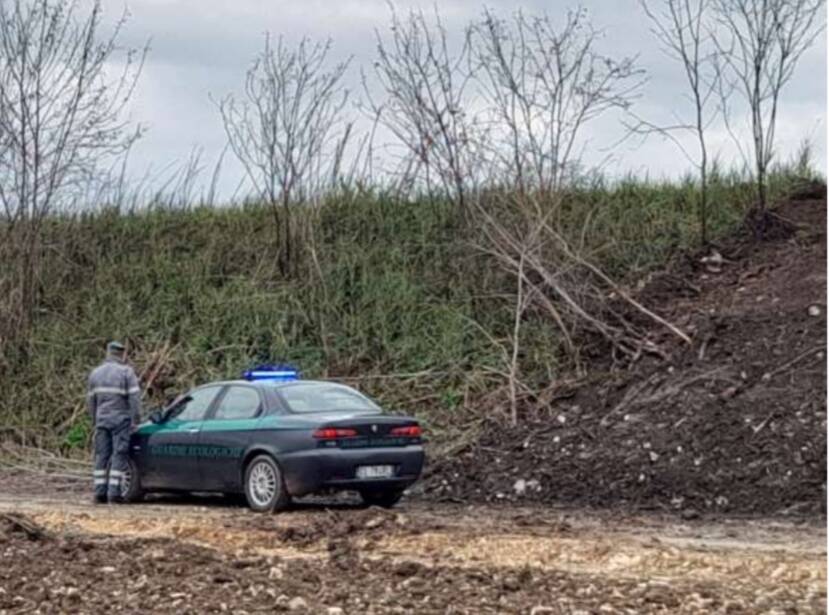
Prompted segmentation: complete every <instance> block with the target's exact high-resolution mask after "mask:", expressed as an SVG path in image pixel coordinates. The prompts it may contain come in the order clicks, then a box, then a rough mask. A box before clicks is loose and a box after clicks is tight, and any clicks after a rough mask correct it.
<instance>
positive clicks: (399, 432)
mask: <svg viewBox="0 0 829 615" xmlns="http://www.w3.org/2000/svg"><path fill="white" fill-rule="evenodd" d="M390 433H391V435H393V436H408V437H409V438H419V437H420V436H422V435H423V430H422V429H421V428H420V425H406V426H405V427H395V428H394V429H392V430H391V432H390Z"/></svg>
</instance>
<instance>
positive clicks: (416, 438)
mask: <svg viewBox="0 0 829 615" xmlns="http://www.w3.org/2000/svg"><path fill="white" fill-rule="evenodd" d="M423 462H424V452H423V442H422V438H421V428H420V425H419V424H418V422H417V421H416V420H415V419H413V418H411V417H407V416H399V415H393V414H389V413H386V412H384V411H383V410H382V409H381V408H380V407H379V406H378V405H377V404H376V403H375V402H373V401H372V400H370V399H369V398H368V397H366V396H365V395H363V394H362V393H360V392H358V391H356V390H354V389H353V388H350V387H348V386H344V385H342V384H336V383H333V382H325V381H312V380H299V379H298V378H296V375H295V372H293V371H291V370H284V369H281V370H280V369H264V368H259V369H256V370H251V371H248V372H246V373H245V378H244V379H241V380H230V381H222V382H211V383H210V384H205V385H202V386H199V387H196V388H194V389H193V390H191V391H190V392H188V393H187V394H186V395H182V396H181V397H179V398H178V399H176V401H174V402H173V403H172V404H171V405H169V406H168V407H167V408H165V409H164V410H161V411H156V412H154V413H153V414H152V415H151V417H150V420H149V421H148V422H146V423H143V424H142V425H141V426H140V427H139V428H138V429H137V431H136V432H135V433H134V434H133V436H132V439H131V441H130V468H129V472H128V473H127V475H128V476H127V478H126V480H125V481H124V486H123V490H124V497H125V499H126V500H127V501H137V500H139V499H141V498H142V497H143V496H144V494H146V493H148V492H220V493H226V494H244V495H245V497H246V499H247V502H248V504H249V506H250V507H251V508H252V509H253V510H255V511H277V510H281V509H284V508H285V507H287V506H288V505H289V504H290V502H291V498H292V497H296V496H303V495H306V494H311V493H317V492H324V491H326V492H327V491H331V490H334V491H336V490H354V491H357V492H359V494H360V495H361V496H362V498H363V500H364V501H365V502H366V503H367V504H373V505H379V506H386V507H390V506H393V505H394V504H396V503H397V501H398V500H399V499H400V497H401V496H402V494H403V492H404V490H405V489H406V488H407V487H408V486H409V485H411V484H412V483H414V482H415V481H416V480H417V479H418V478H419V476H420V473H421V470H422V468H423Z"/></svg>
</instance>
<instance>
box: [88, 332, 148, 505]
mask: <svg viewBox="0 0 829 615" xmlns="http://www.w3.org/2000/svg"><path fill="white" fill-rule="evenodd" d="M87 401H88V404H89V414H90V415H91V417H92V425H93V426H94V427H95V472H94V477H95V499H94V502H95V503H96V504H105V503H106V502H109V503H110V504H120V503H121V502H123V498H122V497H121V479H122V478H123V476H124V472H126V471H127V467H128V455H129V445H130V435H131V434H132V430H133V427H135V426H137V425H138V423H139V421H140V417H141V389H140V388H139V386H138V377H137V376H136V375H135V371H133V369H132V367H130V366H129V365H127V363H126V349H125V348H124V345H123V344H121V343H120V342H110V343H109V344H107V355H106V360H105V361H104V362H103V363H101V364H100V365H99V366H98V367H96V368H95V369H94V370H92V373H91V374H89V386H88V391H87Z"/></svg>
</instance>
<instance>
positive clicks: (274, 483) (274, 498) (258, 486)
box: [245, 455, 291, 512]
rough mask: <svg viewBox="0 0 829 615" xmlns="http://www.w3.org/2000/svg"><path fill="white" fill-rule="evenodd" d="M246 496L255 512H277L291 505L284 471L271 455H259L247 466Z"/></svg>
mask: <svg viewBox="0 0 829 615" xmlns="http://www.w3.org/2000/svg"><path fill="white" fill-rule="evenodd" d="M245 498H246V499H247V502H248V506H249V507H250V509H251V510H252V511H254V512H277V511H280V510H285V509H286V508H287V507H288V506H289V505H290V503H291V496H290V495H289V494H288V490H287V489H286V488H285V481H284V480H283V478H282V472H281V471H280V469H279V465H278V464H277V463H276V461H274V459H273V457H271V456H270V455H257V456H256V457H254V458H253V459H252V460H251V462H250V463H248V465H247V467H246V468H245Z"/></svg>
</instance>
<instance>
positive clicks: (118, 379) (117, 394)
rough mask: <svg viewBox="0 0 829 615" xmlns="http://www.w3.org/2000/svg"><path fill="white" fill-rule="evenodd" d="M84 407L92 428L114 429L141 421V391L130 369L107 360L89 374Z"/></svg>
mask: <svg viewBox="0 0 829 615" xmlns="http://www.w3.org/2000/svg"><path fill="white" fill-rule="evenodd" d="M86 399H87V405H88V407H89V414H90V416H91V418H92V424H93V425H94V426H95V427H102V428H104V429H113V428H115V427H118V426H120V425H122V424H123V423H125V422H126V421H125V419H130V421H131V422H132V424H133V425H137V424H138V423H139V422H140V421H141V388H140V387H139V386H138V377H137V376H136V375H135V371H133V369H132V367H130V366H129V365H127V364H126V363H122V362H121V361H118V360H117V359H113V358H108V359H107V360H106V361H104V362H103V363H101V364H100V365H99V366H98V367H96V368H95V369H94V370H92V373H91V374H89V385H88V390H87V397H86Z"/></svg>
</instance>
